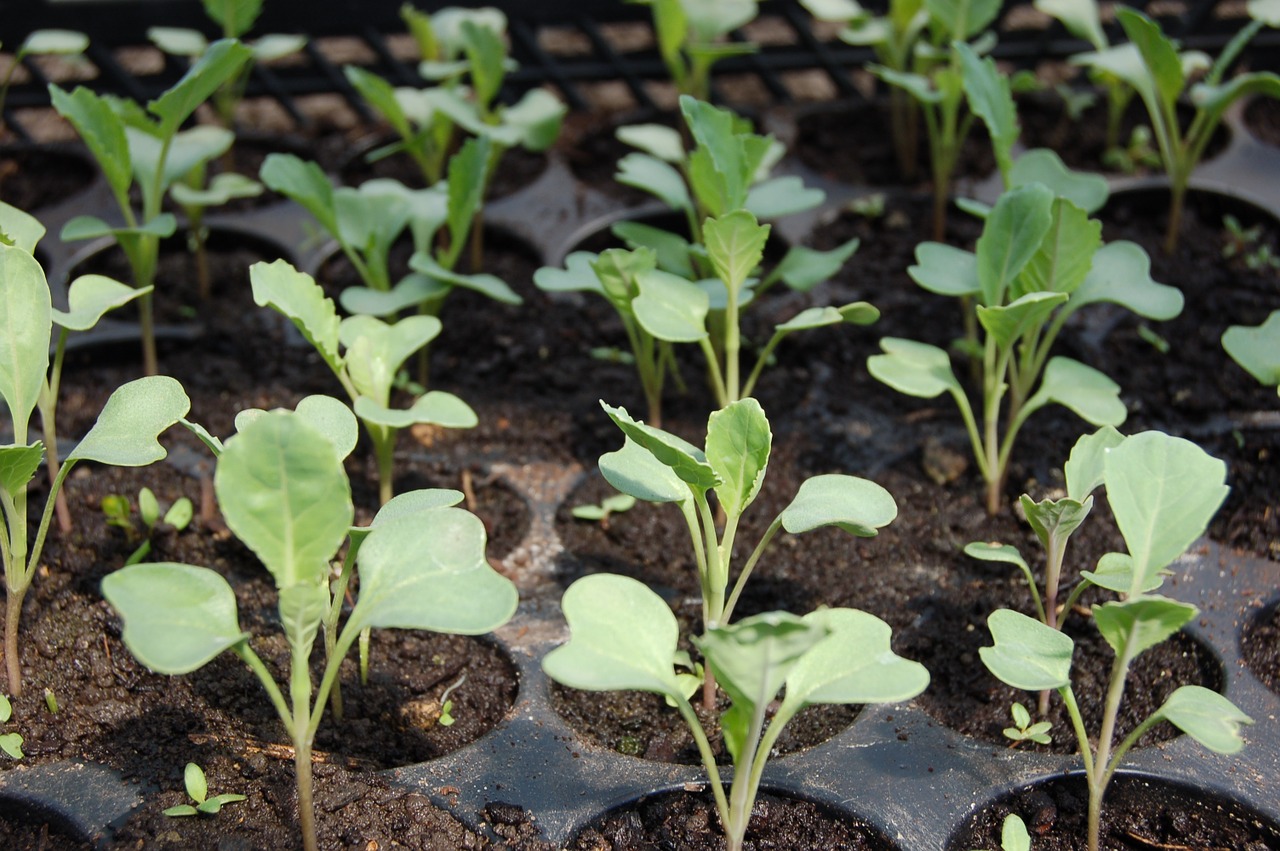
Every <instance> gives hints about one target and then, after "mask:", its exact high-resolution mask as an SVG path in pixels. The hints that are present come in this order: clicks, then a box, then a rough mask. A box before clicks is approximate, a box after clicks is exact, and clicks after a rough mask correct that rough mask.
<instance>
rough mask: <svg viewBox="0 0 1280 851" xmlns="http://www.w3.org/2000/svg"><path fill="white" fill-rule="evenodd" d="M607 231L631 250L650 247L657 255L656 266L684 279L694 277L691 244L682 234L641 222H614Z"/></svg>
mask: <svg viewBox="0 0 1280 851" xmlns="http://www.w3.org/2000/svg"><path fill="white" fill-rule="evenodd" d="M609 232H610V233H612V234H613V235H614V236H616V237H617V238H618V239H620V240H622V241H623V242H624V243H626V245H627V247H628V248H631V249H633V250H639V249H651V250H652V251H653V252H654V253H655V254H656V255H657V261H658V268H659V269H661V270H662V271H664V272H669V273H671V274H673V275H679V276H680V277H682V278H684V279H685V280H692V279H693V278H694V277H695V273H694V270H693V261H692V260H691V259H690V255H691V253H692V246H691V245H690V244H689V240H687V239H685V238H684V237H683V236H680V235H678V234H674V233H671V232H669V231H665V230H662V229H661V228H655V227H653V226H652V225H646V224H644V223H642V222H626V221H624V222H614V224H613V225H612V227H610V228H609Z"/></svg>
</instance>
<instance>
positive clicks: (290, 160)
mask: <svg viewBox="0 0 1280 851" xmlns="http://www.w3.org/2000/svg"><path fill="white" fill-rule="evenodd" d="M258 177H259V178H260V179H261V180H262V182H263V183H265V184H266V185H267V186H268V187H270V188H271V189H273V190H275V191H276V192H279V193H280V194H281V195H283V196H285V197H286V198H289V199H290V200H292V201H295V202H297V203H298V204H301V205H302V206H303V208H305V209H306V211H307V212H308V213H310V214H311V215H312V217H314V218H315V220H316V221H317V222H319V223H320V227H322V228H324V229H325V230H326V231H327V232H329V233H330V234H331V235H333V236H335V237H336V236H337V234H338V217H337V213H336V212H335V202H334V195H333V184H332V183H330V182H329V178H328V177H327V176H325V173H324V171H323V170H322V169H321V168H320V166H319V165H317V164H316V163H314V162H310V161H303V160H302V159H300V158H299V157H297V156H295V155H294V154H280V153H272V154H267V158H266V159H265V160H263V162H262V168H260V169H259V170H258ZM277 262H282V261H277ZM259 304H261V302H259Z"/></svg>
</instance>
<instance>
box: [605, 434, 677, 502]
mask: <svg viewBox="0 0 1280 851" xmlns="http://www.w3.org/2000/svg"><path fill="white" fill-rule="evenodd" d="M600 474H601V475H602V476H604V478H605V481H607V482H608V483H609V484H611V485H613V486H614V487H615V488H616V489H617V490H619V491H621V492H622V493H624V494H627V495H629V496H632V497H635V498H636V499H642V500H644V501H645V502H684V501H685V500H687V499H690V498H692V496H693V492H692V491H690V490H689V485H688V484H686V483H685V482H684V481H682V480H681V479H680V477H679V476H677V475H676V472H675V470H673V469H671V468H670V467H668V466H667V465H666V464H663V463H662V462H661V461H659V460H658V459H657V458H655V457H654V456H653V453H652V452H650V451H649V450H648V449H645V448H644V447H643V446H641V445H640V444H638V443H636V442H635V441H633V440H632V439H631V438H627V439H626V442H625V443H624V444H623V445H622V448H621V449H619V450H618V451H616V452H607V453H605V454H604V455H601V456H600Z"/></svg>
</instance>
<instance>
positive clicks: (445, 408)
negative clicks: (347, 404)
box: [355, 390, 480, 428]
mask: <svg viewBox="0 0 1280 851" xmlns="http://www.w3.org/2000/svg"><path fill="white" fill-rule="evenodd" d="M355 412H356V416H358V417H359V418H360V419H362V420H364V421H365V422H367V423H377V424H378V425H384V426H389V427H391V428H408V427H409V426H412V425H416V424H418V423H430V424H433V425H438V426H444V427H445V428H475V426H476V424H477V423H479V422H480V420H479V419H478V418H477V417H476V412H475V411H474V410H472V408H471V406H470V405H468V404H467V403H466V402H464V401H462V400H461V399H459V398H458V397H457V396H455V395H453V394H452V393H446V392H444V391H443V390H432V391H430V392H428V393H425V394H423V395H422V396H419V397H418V398H417V399H416V400H415V401H414V403H413V404H412V405H410V406H409V407H408V408H388V407H386V406H385V405H380V404H378V403H377V402H375V401H374V400H373V399H370V398H369V397H368V396H359V397H357V398H356V402H355Z"/></svg>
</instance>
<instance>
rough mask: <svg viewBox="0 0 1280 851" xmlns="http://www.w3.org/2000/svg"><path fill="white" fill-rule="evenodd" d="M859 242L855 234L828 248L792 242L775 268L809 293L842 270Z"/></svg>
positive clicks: (795, 288) (784, 278)
mask: <svg viewBox="0 0 1280 851" xmlns="http://www.w3.org/2000/svg"><path fill="white" fill-rule="evenodd" d="M860 244H861V243H860V240H858V239H857V238H854V239H851V240H849V241H848V242H846V243H844V244H843V245H837V246H836V247H835V248H832V249H831V250H829V251H818V250H816V249H813V248H806V247H805V246H803V245H793V246H791V248H789V249H787V253H786V254H785V255H784V256H783V258H782V261H781V262H779V263H778V267H777V269H776V270H775V272H776V274H777V275H778V277H779V278H781V279H782V280H783V282H784V283H786V285H787V286H789V287H791V289H793V290H799V291H800V292H802V293H807V292H808V291H809V290H811V289H813V288H814V287H816V286H817V285H818V284H820V283H822V282H823V281H825V280H827V279H829V278H831V277H832V276H833V275H835V274H836V273H837V272H839V271H840V270H841V269H842V268H843V267H844V264H845V263H847V262H849V258H850V257H852V256H853V254H854V252H856V251H857V250H858V246H859V245H860Z"/></svg>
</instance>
